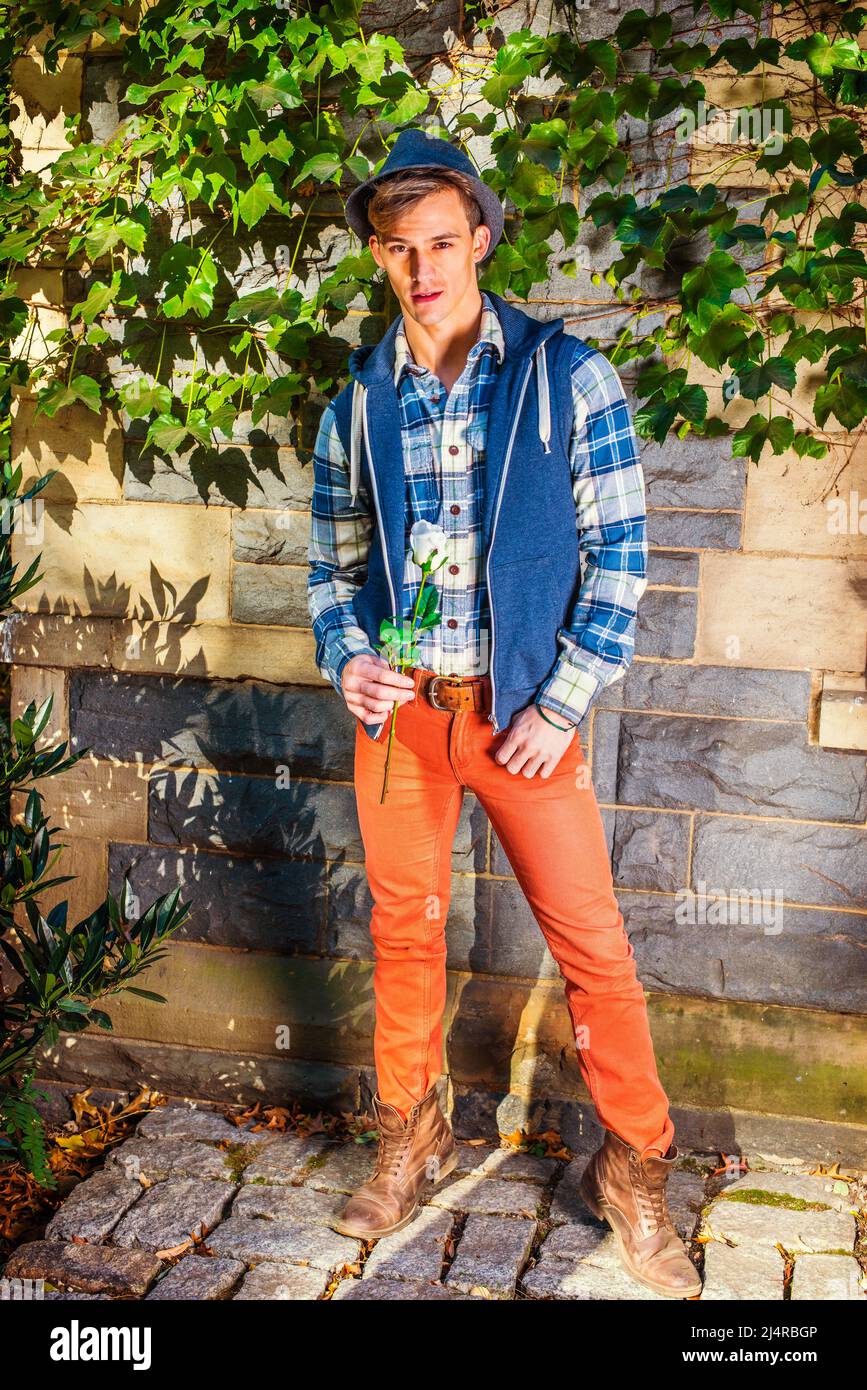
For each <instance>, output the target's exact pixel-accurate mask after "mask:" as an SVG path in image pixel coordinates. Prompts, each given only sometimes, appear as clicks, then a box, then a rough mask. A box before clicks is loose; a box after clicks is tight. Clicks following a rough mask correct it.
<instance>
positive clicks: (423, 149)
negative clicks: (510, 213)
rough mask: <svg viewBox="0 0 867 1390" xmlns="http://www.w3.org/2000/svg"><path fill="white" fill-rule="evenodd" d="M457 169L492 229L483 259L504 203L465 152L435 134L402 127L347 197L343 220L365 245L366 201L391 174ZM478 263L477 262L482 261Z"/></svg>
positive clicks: (497, 231) (499, 231)
mask: <svg viewBox="0 0 867 1390" xmlns="http://www.w3.org/2000/svg"><path fill="white" fill-rule="evenodd" d="M431 168H439V169H457V170H458V171H459V172H460V173H462V174H466V176H467V178H468V179H469V181H470V183H471V184H472V185H473V196H474V198H475V199H476V201H477V203H478V204H479V207H480V208H481V210H482V221H483V222H484V223H485V226H486V227H489V228H490V230H491V240H490V244H489V246H488V250H487V252H486V253H485V255H484V256H483V257H482V262H484V261H486V260H488V258H489V257H490V256H491V255H493V252H494V248H495V247H496V244H497V242H498V241H499V240H500V237H501V236H502V235H503V205H502V203H501V202H500V200H499V198H498V197H497V195H496V193H495V192H494V190H493V189H492V188H489V187H488V185H487V184H486V183H482V180H481V179H480V178H479V176H478V174H477V173H476V171H475V168H474V166H473V164H472V162H471V160H470V159H469V158H468V156H467V155H466V154H464V151H463V150H462V149H460V148H459V147H458V146H457V145H452V144H451V143H450V142H449V141H448V140H442V139H441V138H440V137H439V136H438V135H427V134H426V133H425V132H424V131H423V130H419V129H417V128H412V129H409V130H402V131H401V132H400V134H399V135H398V137H397V139H396V140H395V142H394V144H393V145H392V147H391V149H390V150H389V153H388V158H387V159H386V161H385V163H384V164H383V166H382V168H381V169H380V170H379V172H378V173H376V174H374V175H373V177H372V178H369V179H368V180H367V181H366V183H362V184H359V186H358V187H357V188H353V190H352V192H351V193H350V195H349V197H348V198H347V199H346V209H345V211H346V220H347V222H348V223H349V225H350V227H351V228H352V230H353V231H354V232H355V233H356V235H357V236H359V237H360V238H361V241H362V242H363V244H364V245H365V246H366V245H367V242H368V238H369V237H371V236H372V235H373V234H374V228H373V227H372V226H371V225H370V222H369V220H368V217H367V204H368V202H369V200H370V198H371V197H372V195H373V193H374V191H375V189H376V186H377V185H378V184H379V183H381V182H382V180H383V179H387V178H388V177H389V175H390V174H397V173H400V171H401V170H403V169H431ZM482 262H480V264H481V263H482Z"/></svg>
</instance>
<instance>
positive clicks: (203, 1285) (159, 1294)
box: [147, 1255, 245, 1303]
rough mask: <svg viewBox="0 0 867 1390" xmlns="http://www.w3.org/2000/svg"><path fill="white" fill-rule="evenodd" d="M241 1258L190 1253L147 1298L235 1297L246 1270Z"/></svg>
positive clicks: (210, 1299)
mask: <svg viewBox="0 0 867 1390" xmlns="http://www.w3.org/2000/svg"><path fill="white" fill-rule="evenodd" d="M244 1270H245V1267H244V1265H243V1264H242V1263H241V1261H240V1260H220V1259H210V1258H206V1257H204V1256H200V1255H186V1256H185V1257H184V1258H183V1259H182V1260H180V1261H179V1262H178V1263H177V1264H176V1265H175V1266H174V1267H173V1268H172V1269H170V1270H169V1272H168V1274H166V1275H165V1277H164V1278H162V1279H158V1280H157V1282H156V1284H154V1286H153V1288H152V1289H151V1291H150V1293H149V1294H148V1295H147V1301H148V1302H150V1301H152V1300H153V1301H157V1302H164V1303H165V1302H170V1303H174V1302H175V1301H179V1302H185V1301H189V1302H194V1303H209V1302H214V1301H217V1300H220V1299H226V1298H229V1297H231V1294H232V1290H233V1289H234V1288H235V1286H236V1284H237V1283H238V1280H239V1279H240V1278H241V1276H242V1274H243V1273H244Z"/></svg>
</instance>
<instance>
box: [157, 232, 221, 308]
mask: <svg viewBox="0 0 867 1390" xmlns="http://www.w3.org/2000/svg"><path fill="white" fill-rule="evenodd" d="M159 271H160V275H162V277H163V279H164V280H165V297H164V299H163V305H162V308H163V313H164V314H165V316H166V318H169V319H179V318H181V317H182V316H183V315H184V314H187V313H190V312H191V311H192V312H194V313H196V314H198V315H199V316H200V317H201V318H204V317H205V316H206V315H207V314H209V313H210V312H211V309H212V308H213V307H214V287H215V286H216V283H217V278H218V272H217V267H216V265H215V264H214V258H213V256H212V255H211V253H210V251H202V250H199V249H198V248H197V247H194V246H188V245H187V243H186V242H184V241H179V242H176V243H175V245H174V246H171V247H170V248H169V250H168V251H166V252H165V253H164V255H163V256H162V257H161V258H160V264H159Z"/></svg>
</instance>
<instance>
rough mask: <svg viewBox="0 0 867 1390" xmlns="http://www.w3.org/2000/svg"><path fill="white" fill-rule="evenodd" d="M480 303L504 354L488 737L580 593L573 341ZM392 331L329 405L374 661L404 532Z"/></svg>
mask: <svg viewBox="0 0 867 1390" xmlns="http://www.w3.org/2000/svg"><path fill="white" fill-rule="evenodd" d="M486 293H487V294H488V295H489V296H490V298H491V300H492V302H493V304H494V308H495V309H496V311H497V314H498V316H499V319H500V324H501V326H502V330H503V340H504V344H505V352H504V355H503V360H502V362H501V363H500V365H499V369H498V373H497V379H496V382H495V384H494V388H493V392H492V396H491V405H490V411H489V414H488V434H487V444H486V450H487V453H486V460H485V483H484V497H483V501H482V519H481V524H482V536H483V547H484V554H485V557H486V559H485V576H486V581H487V588H488V602H489V604H490V610H491V634H490V648H489V650H490V676H491V686H492V710H491V713H490V715H489V716H488V718H489V720H490V722H491V723H492V724H493V726H494V730H495V732H496V731H498V730H500V729H501V728H504V727H505V726H506V725H507V724H508V722H509V720H510V719H511V718H512V716H513V715H514V714H516V713H517V711H518V710H519V709H522V708H523V707H524V706H525V705H528V704H529V703H530V702H531V701H532V700H533V697H534V696H535V694H536V691H537V690H538V688H539V686H540V685H541V683H542V681H544V680H545V678H546V677H547V676H548V675H550V673H551V671H552V669H553V667H554V664H555V662H556V661H557V659H558V657H559V654H560V649H559V647H558V645H557V631H558V629H559V628H560V627H563V626H567V625H568V622H569V618H570V615H571V611H572V606H573V604H574V602H575V599H576V598H577V595H578V590H579V588H580V582H581V562H580V552H579V547H578V527H577V525H576V517H575V498H574V496H573V492H572V482H573V480H572V475H571V470H570V465H569V441H570V437H571V432H572V424H573V415H574V407H573V399H572V388H571V365H572V360H573V357H574V353H575V345H576V341H580V340H576V338H575V337H574V336H572V335H570V334H568V333H566V332H565V331H564V329H563V319H562V318H558V319H553V320H552V321H551V322H549V323H539V322H537V320H536V319H534V318H533V317H532V316H531V315H530V314H527V313H525V312H524V310H523V309H519V308H517V307H516V306H515V305H513V304H510V303H509V302H508V301H507V300H505V299H503V298H502V297H501V296H500V295H498V294H494V293H493V292H492V291H490V290H488V291H486ZM397 326H398V320H397V319H395V320H394V322H393V323H392V324H391V325H390V327H389V328H388V329H387V330H386V332H385V334H384V335H383V337H382V338H381V339H380V341H379V343H377V344H376V345H367V344H366V345H364V346H362V347H357V348H355V349H354V350H353V351H352V353H351V354H350V358H349V373H350V377H351V378H352V379H351V380H350V381H349V383H348V384H347V385H346V386H345V387H344V388H343V390H342V391H340V392H339V394H338V395H337V396H335V398H334V400H333V401H332V405H333V408H334V413H335V417H336V423H337V433H338V436H339V438H340V442H341V444H342V446H343V450H344V453H345V455H346V457H347V458H348V459H349V460H350V480H351V484H350V485H351V491H352V493H353V496H355V495H356V494H357V491H358V486H359V479H363V481H364V483H365V486H366V488H367V490H368V493H369V494H370V496H371V497H372V498H373V501H374V505H375V509H376V519H377V525H376V527H375V528H374V531H373V534H372V537H371V544H370V551H369V555H368V564H367V578H366V580H365V582H364V583H363V584H362V585H361V586H360V587H359V589H358V590H357V592H356V594H355V596H354V598H353V609H354V612H355V615H356V618H357V621H358V623H359V625H360V626H361V627H362V628H363V629H364V631H365V632H366V633H367V636H368V638H369V640H370V643H371V646H373V647H374V648H377V649H378V647H379V645H380V636H379V625H380V622H381V621H382V619H383V618H386V617H389V616H390V615H392V614H397V615H399V616H400V617H403V616H405V614H404V608H403V574H404V564H405V557H406V552H407V550H408V549H409V523H408V517H407V511H406V487H405V478H404V463H403V447H402V441H401V431H400V406H399V401H398V396H397V391H396V389H395V385H394V339H395V335H396V333H397ZM589 351H590V349H589V348H588V352H589ZM534 369H535V370H534ZM552 424H553V428H552ZM383 723H385V721H384V720H383V721H381V722H380V723H375V724H366V723H364V722H363V721H362V727H363V729H364V731H365V733H367V734H368V735H369V736H370V737H371V738H374V739H375V738H376V737H377V736H378V734H379V733H380V731H381V729H382V727H383Z"/></svg>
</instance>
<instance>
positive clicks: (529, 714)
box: [494, 703, 577, 777]
mask: <svg viewBox="0 0 867 1390" xmlns="http://www.w3.org/2000/svg"><path fill="white" fill-rule="evenodd" d="M551 717H552V719H555V718H557V716H556V715H552V716H551ZM560 722H562V720H558V723H560ZM576 728H577V725H575V724H570V725H569V726H568V728H567V727H564V729H563V732H562V733H560V731H559V729H555V728H554V726H553V725H552V724H549V723H548V721H547V720H546V719H543V718H542V716H541V714H540V713H539V711H538V709H537V708H536V705H535V703H534V704H532V705H527V706H525V708H524V709H522V710H519V711H518V713H517V714H516V715H515V717H514V719H513V720H512V722H511V724H510V725H509V727H508V729H507V731H506V737H505V738H504V739H503V742H502V743H501V744H500V746H499V748H498V749H497V751H496V753H495V754H494V757H495V758H496V760H497V762H498V763H505V765H506V769H507V771H508V772H523V774H524V776H525V777H533V776H535V774H536V773H537V772H538V773H539V774H540V776H542V777H550V776H551V773H552V772H553V771H554V768H555V767H556V766H557V764H558V763H559V761H560V759H561V758H562V756H563V754H564V753H565V752H566V749H567V748H568V747H569V744H570V743H571V742H572V739H573V737H574V734H575V730H576Z"/></svg>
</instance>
